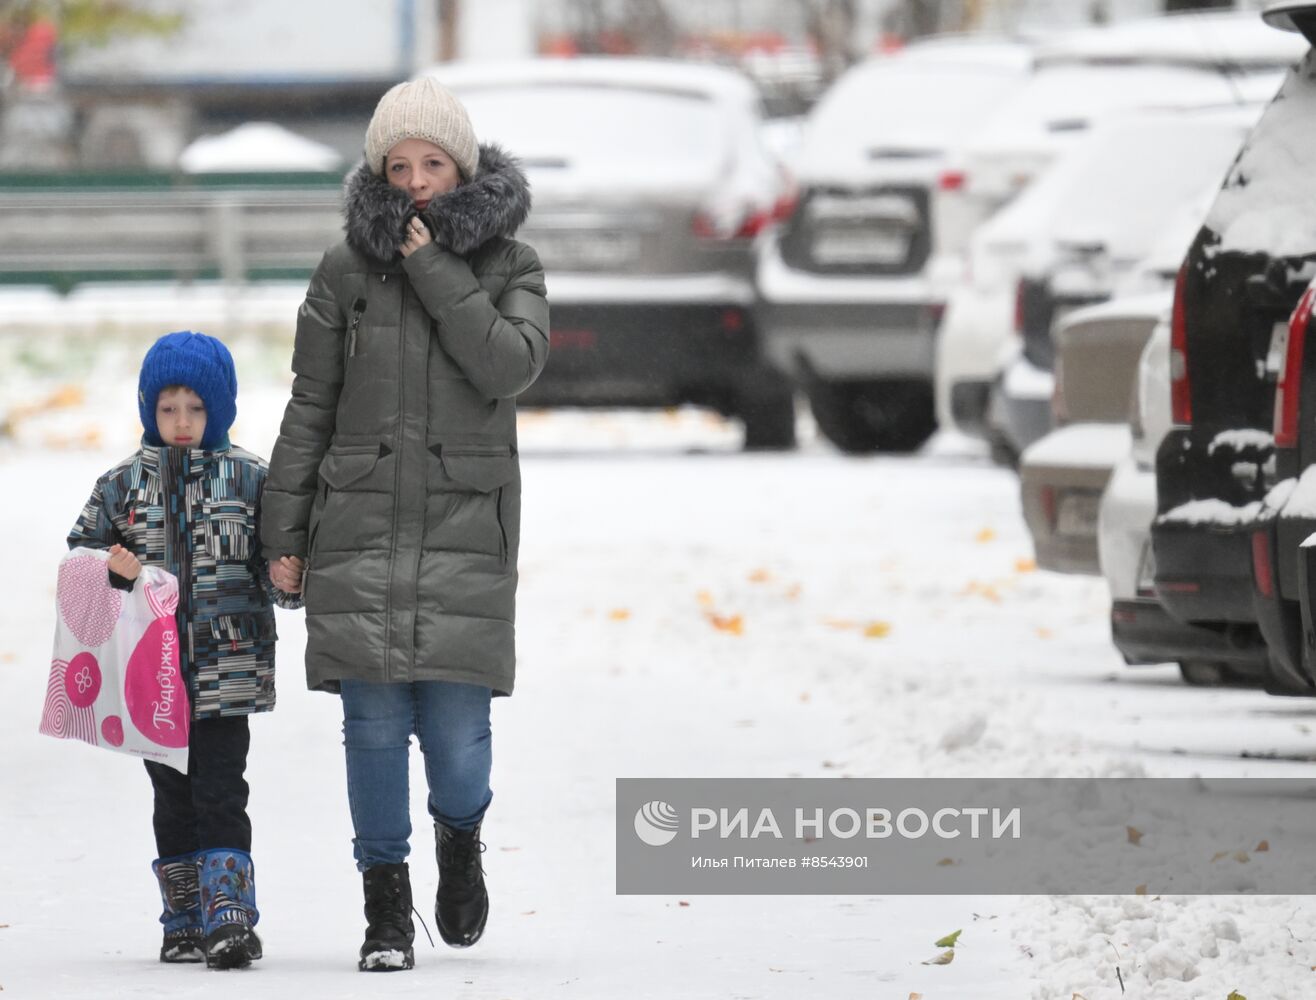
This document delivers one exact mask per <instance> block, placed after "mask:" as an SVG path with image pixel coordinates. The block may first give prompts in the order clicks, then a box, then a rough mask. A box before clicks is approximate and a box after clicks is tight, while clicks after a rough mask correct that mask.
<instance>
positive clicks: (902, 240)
mask: <svg viewBox="0 0 1316 1000" xmlns="http://www.w3.org/2000/svg"><path fill="white" fill-rule="evenodd" d="M908 256H909V237H907V236H905V235H903V234H900V233H881V232H872V231H867V232H854V233H846V232H835V231H833V232H821V233H819V234H818V235H817V236H815V237H814V240H813V259H814V260H815V261H817V262H818V263H819V264H901V263H903V262H904V260H905V258H906V257H908Z"/></svg>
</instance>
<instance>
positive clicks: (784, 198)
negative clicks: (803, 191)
mask: <svg viewBox="0 0 1316 1000" xmlns="http://www.w3.org/2000/svg"><path fill="white" fill-rule="evenodd" d="M799 203H800V192H799V191H798V190H797V189H796V188H794V187H791V188H790V189H789V190H787V191H786V192H785V193H784V194H782V195H781V196H780V197H779V198H778V199H777V200H776V202H775V203H774V204H773V206H772V221H773V222H787V221H789V219H790V217H791V216H792V215H794V214H795V208H796V206H797V205H799Z"/></svg>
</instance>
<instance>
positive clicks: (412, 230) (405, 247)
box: [401, 215, 434, 257]
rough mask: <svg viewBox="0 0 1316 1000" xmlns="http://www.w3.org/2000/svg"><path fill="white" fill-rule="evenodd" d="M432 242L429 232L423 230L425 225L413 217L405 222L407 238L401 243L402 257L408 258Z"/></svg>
mask: <svg viewBox="0 0 1316 1000" xmlns="http://www.w3.org/2000/svg"><path fill="white" fill-rule="evenodd" d="M433 242H434V241H433V240H432V239H430V231H429V230H428V229H426V228H425V223H423V222H421V221H420V219H419V218H417V217H416V216H414V215H413V216H412V217H411V218H410V219H408V220H407V237H406V239H404V240H403V241H402V248H401V249H402V256H403V257H410V256H411V255H412V254H413V253H415V252H416V251H417V250H419V249H420V248H421V247H423V246H425V245H427V244H429V243H433Z"/></svg>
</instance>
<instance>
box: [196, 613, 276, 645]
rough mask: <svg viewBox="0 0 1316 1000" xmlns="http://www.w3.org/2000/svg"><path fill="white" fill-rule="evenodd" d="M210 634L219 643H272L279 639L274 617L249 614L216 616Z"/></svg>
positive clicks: (211, 624)
mask: <svg viewBox="0 0 1316 1000" xmlns="http://www.w3.org/2000/svg"><path fill="white" fill-rule="evenodd" d="M210 634H211V636H212V637H213V638H214V639H215V640H216V641H218V642H221V643H233V642H254V641H256V640H258V639H269V640H271V641H273V640H275V639H277V638H278V637H279V632H278V629H277V627H276V626H275V624H274V615H273V614H272V613H269V614H260V613H252V612H248V613H245V614H237V615H215V616H214V617H213V618H211V619H210Z"/></svg>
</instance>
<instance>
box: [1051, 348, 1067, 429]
mask: <svg viewBox="0 0 1316 1000" xmlns="http://www.w3.org/2000/svg"><path fill="white" fill-rule="evenodd" d="M1054 371H1055V377H1054V381H1053V382H1052V383H1051V419H1052V421H1054V423H1055V425H1056V426H1057V427H1060V426H1062V425H1064V424H1067V423H1068V422H1069V410H1068V408H1067V407H1066V406H1065V389H1064V386H1065V370H1064V360H1063V359H1062V358H1061V357H1060V356H1059V355H1056V360H1055V366H1054Z"/></svg>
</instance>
